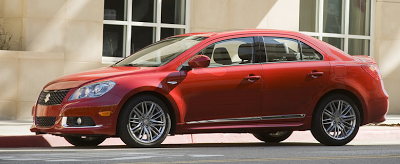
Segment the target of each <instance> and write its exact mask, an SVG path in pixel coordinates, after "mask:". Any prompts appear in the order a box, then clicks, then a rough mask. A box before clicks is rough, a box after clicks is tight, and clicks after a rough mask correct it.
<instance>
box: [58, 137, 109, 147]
mask: <svg viewBox="0 0 400 164" xmlns="http://www.w3.org/2000/svg"><path fill="white" fill-rule="evenodd" d="M64 138H65V140H67V141H68V142H69V143H71V144H72V145H74V146H97V145H99V144H101V143H102V142H103V141H104V140H105V139H106V138H107V137H106V136H86V137H84V136H64Z"/></svg>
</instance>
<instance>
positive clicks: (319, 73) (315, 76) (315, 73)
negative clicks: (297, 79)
mask: <svg viewBox="0 0 400 164" xmlns="http://www.w3.org/2000/svg"><path fill="white" fill-rule="evenodd" d="M322 75H324V72H317V71H313V72H311V73H309V74H308V76H311V77H312V78H314V79H316V78H318V77H320V76H322Z"/></svg>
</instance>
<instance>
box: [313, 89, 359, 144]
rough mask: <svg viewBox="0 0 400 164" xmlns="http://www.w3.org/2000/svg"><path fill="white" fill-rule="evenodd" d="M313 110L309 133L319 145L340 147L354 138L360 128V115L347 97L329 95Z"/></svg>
mask: <svg viewBox="0 0 400 164" xmlns="http://www.w3.org/2000/svg"><path fill="white" fill-rule="evenodd" d="M315 110H316V111H315V114H314V116H313V121H312V126H311V133H312V134H313V136H314V137H315V139H317V140H318V141H319V142H320V143H322V144H324V145H331V146H341V145H345V144H347V143H349V142H350V141H351V140H353V138H354V137H355V136H356V134H357V132H358V129H359V127H360V113H359V111H358V109H357V106H356V105H355V103H354V102H353V101H352V100H351V99H350V98H349V97H347V96H345V95H341V94H335V95H330V96H328V97H326V98H324V99H323V100H322V101H321V102H320V103H319V105H318V106H317V108H316V109H315Z"/></svg>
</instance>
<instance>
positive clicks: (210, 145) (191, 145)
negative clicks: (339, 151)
mask: <svg viewBox="0 0 400 164" xmlns="http://www.w3.org/2000/svg"><path fill="white" fill-rule="evenodd" d="M278 146H279V147H288V146H294V147H298V146H324V145H322V144H320V143H310V142H282V143H262V142H254V143H188V144H161V145H160V146H158V147H154V148H132V149H163V148H180V149H184V148H202V147H207V148H213V147H215V148H221V147H235V148H237V147H267V148H268V147H278ZM53 148H54V149H125V148H131V147H129V146H126V145H100V146H96V147H93V146H81V147H73V146H63V147H53Z"/></svg>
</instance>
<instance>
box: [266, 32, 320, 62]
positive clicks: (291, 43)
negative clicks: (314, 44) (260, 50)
mask: <svg viewBox="0 0 400 164" xmlns="http://www.w3.org/2000/svg"><path fill="white" fill-rule="evenodd" d="M263 40H264V48H265V53H266V55H267V58H266V61H267V62H285V61H310V60H322V55H321V54H319V53H318V52H317V51H316V50H314V49H313V48H311V47H310V46H308V45H307V44H304V43H303V42H300V41H298V40H296V39H291V38H282V37H263Z"/></svg>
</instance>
